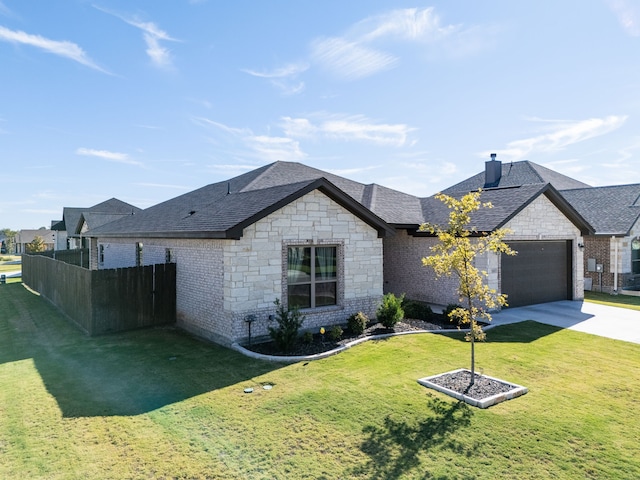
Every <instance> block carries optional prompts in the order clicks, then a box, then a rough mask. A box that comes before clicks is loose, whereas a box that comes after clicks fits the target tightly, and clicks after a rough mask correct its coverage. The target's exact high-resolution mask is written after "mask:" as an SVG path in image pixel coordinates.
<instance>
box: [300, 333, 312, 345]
mask: <svg viewBox="0 0 640 480" xmlns="http://www.w3.org/2000/svg"><path fill="white" fill-rule="evenodd" d="M302 341H303V342H304V343H306V344H307V345H311V344H312V343H313V333H311V332H304V334H303V335H302Z"/></svg>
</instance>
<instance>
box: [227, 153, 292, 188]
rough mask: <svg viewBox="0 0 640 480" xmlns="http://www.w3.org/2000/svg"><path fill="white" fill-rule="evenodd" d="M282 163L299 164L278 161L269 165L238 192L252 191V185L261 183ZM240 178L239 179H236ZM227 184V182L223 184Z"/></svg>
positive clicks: (228, 181)
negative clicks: (267, 174) (261, 180)
mask: <svg viewBox="0 0 640 480" xmlns="http://www.w3.org/2000/svg"><path fill="white" fill-rule="evenodd" d="M281 163H297V162H283V161H282V160H276V161H275V162H272V163H268V164H267V165H264V166H262V167H261V168H264V170H263V171H262V172H260V173H259V174H258V175H257V176H256V177H254V178H253V180H251V181H250V182H249V183H247V184H246V185H245V186H244V187H242V188H241V189H240V190H238V193H241V192H246V191H250V190H253V189H252V188H251V186H252V185H254V184H256V183H257V182H258V181H260V179H261V178H262V177H263V176H264V175H265V174H266V173H268V172H270V171H271V170H273V169H274V168H275V167H276V166H277V165H279V164H281ZM247 173H251V172H247ZM235 178H238V177H235ZM231 180H234V179H233V178H232V179H229V180H227V183H230V182H231ZM222 183H225V182H222Z"/></svg>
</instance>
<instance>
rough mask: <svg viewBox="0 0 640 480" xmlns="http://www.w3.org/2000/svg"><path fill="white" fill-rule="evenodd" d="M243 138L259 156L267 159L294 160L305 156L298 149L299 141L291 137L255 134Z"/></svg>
mask: <svg viewBox="0 0 640 480" xmlns="http://www.w3.org/2000/svg"><path fill="white" fill-rule="evenodd" d="M245 140H246V142H247V145H248V146H249V147H250V148H252V149H253V150H254V151H255V152H256V153H258V154H259V155H260V158H264V159H267V160H269V161H273V162H275V161H277V160H283V161H295V160H301V159H303V158H305V157H306V156H307V155H306V154H305V153H304V152H303V151H302V150H301V149H300V143H299V142H298V141H296V140H293V139H291V138H286V137H271V136H267V135H256V136H253V137H248V138H246V139H245Z"/></svg>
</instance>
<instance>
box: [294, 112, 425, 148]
mask: <svg viewBox="0 0 640 480" xmlns="http://www.w3.org/2000/svg"><path fill="white" fill-rule="evenodd" d="M316 116H319V117H321V118H320V119H319V121H318V122H317V123H312V121H311V120H309V119H307V118H291V117H283V118H282V128H283V130H284V133H285V134H286V135H287V136H289V137H294V138H315V139H318V138H327V139H337V140H343V141H353V140H356V141H362V142H366V143H371V144H374V145H378V146H391V147H402V146H405V145H406V144H407V140H408V136H409V133H410V132H412V131H413V130H415V129H414V128H411V127H409V126H407V125H405V124H401V123H399V124H387V123H374V122H372V121H371V120H370V119H368V118H367V117H365V116H364V115H352V116H345V115H330V116H326V115H321V114H318V115H316Z"/></svg>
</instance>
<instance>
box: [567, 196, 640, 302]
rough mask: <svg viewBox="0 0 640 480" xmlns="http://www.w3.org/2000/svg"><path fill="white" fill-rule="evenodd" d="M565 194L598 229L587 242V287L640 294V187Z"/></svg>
mask: <svg viewBox="0 0 640 480" xmlns="http://www.w3.org/2000/svg"><path fill="white" fill-rule="evenodd" d="M562 195H563V196H564V197H565V198H566V199H567V200H568V201H569V202H570V203H571V204H572V205H573V206H574V207H575V208H576V209H577V210H578V211H579V212H580V213H581V214H582V216H583V217H584V218H586V219H587V221H588V222H589V223H590V224H591V225H592V226H593V228H594V230H595V234H594V235H590V236H588V237H585V242H584V258H585V280H586V283H587V285H586V287H585V288H587V289H588V290H596V291H604V292H607V293H617V292H622V293H630V292H632V291H636V292H637V291H640V184H634V185H617V186H610V187H590V188H580V189H573V190H565V191H563V192H562Z"/></svg>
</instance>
